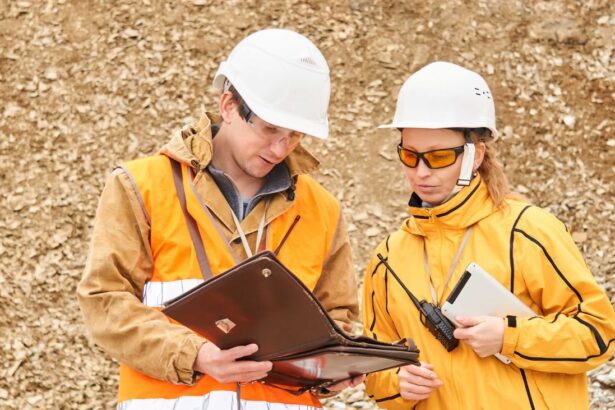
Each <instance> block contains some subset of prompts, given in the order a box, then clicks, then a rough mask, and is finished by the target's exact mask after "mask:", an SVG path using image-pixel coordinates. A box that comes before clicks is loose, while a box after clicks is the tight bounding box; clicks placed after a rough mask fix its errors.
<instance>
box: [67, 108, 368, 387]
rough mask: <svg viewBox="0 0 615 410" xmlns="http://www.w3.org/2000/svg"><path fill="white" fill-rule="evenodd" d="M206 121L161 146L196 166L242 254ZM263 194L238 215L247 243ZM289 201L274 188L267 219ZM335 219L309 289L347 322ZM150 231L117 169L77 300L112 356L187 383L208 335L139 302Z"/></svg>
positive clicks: (299, 156)
mask: <svg viewBox="0 0 615 410" xmlns="http://www.w3.org/2000/svg"><path fill="white" fill-rule="evenodd" d="M210 124H211V123H210V119H209V118H208V117H207V116H203V117H202V118H201V120H200V121H199V123H198V125H197V127H196V128H195V129H192V130H189V131H182V132H181V133H179V132H178V133H177V134H176V135H175V136H173V137H172V139H171V140H170V142H169V143H168V144H167V145H165V146H164V147H163V148H162V150H161V152H162V153H164V154H165V155H167V156H169V157H172V158H174V159H176V160H178V161H180V162H182V163H184V164H189V165H190V166H191V167H192V168H193V169H194V172H195V174H196V177H195V179H194V189H195V190H196V192H197V193H198V194H199V196H200V197H201V198H203V201H204V204H205V206H207V208H208V209H209V211H210V213H211V214H212V216H213V217H214V218H215V219H216V221H217V222H218V225H219V226H220V227H221V234H222V235H223V236H224V238H225V239H226V241H227V242H228V244H229V246H230V247H231V248H232V250H233V252H234V253H235V254H236V255H237V256H238V257H239V258H242V259H243V258H245V257H246V254H245V251H244V249H243V246H242V244H241V241H240V240H239V233H238V231H237V228H236V227H235V224H234V222H233V218H232V215H231V212H232V211H231V209H230V207H229V205H228V203H227V202H226V200H225V198H224V196H223V195H222V193H221V192H220V190H219V188H218V186H217V185H216V183H215V182H214V180H213V178H212V176H211V175H210V174H209V173H208V172H207V170H206V167H207V165H208V164H209V163H210V161H211V158H212V154H213V148H212V135H211V128H210ZM285 162H286V164H287V166H288V168H289V171H290V175H291V177H292V178H295V177H296V176H297V175H300V174H306V173H309V172H311V171H314V170H316V169H317V167H318V161H316V159H315V158H314V157H312V156H311V155H310V154H309V153H308V152H307V151H306V150H305V149H304V148H303V147H301V146H298V147H297V148H296V149H295V150H294V151H293V152H292V153H291V154H290V155H289V157H288V158H287V159H286V161H285ZM168 189H173V187H169V188H168ZM264 202H265V201H261V202H260V203H259V204H258V205H257V206H256V207H255V208H254V209H253V210H252V211H251V212H250V214H249V215H247V217H246V218H245V219H244V220H243V221H242V222H241V226H242V228H243V230H244V232H245V233H246V235H247V239H248V242H249V243H250V246H251V247H254V244H255V242H256V231H257V229H258V224H259V221H260V219H261V216H262V213H263V211H264V208H265V204H264ZM292 203H293V201H292V200H290V199H289V198H288V197H287V195H285V194H284V193H277V194H274V195H273V196H272V198H271V201H270V203H269V207H268V210H267V215H268V219H269V218H275V217H276V216H277V215H281V214H283V213H284V212H285V211H286V210H287V209H288V208H289V207H290V206H291V205H292ZM340 221H341V222H340V223H339V225H338V227H337V232H336V235H335V237H334V240H333V243H332V245H331V250H330V253H329V255H328V257H327V259H326V261H325V263H324V267H323V270H322V273H321V275H320V278H319V280H318V282H317V283H316V286H315V287H314V290H313V292H314V294H315V295H316V297H317V298H318V299H319V300H320V302H321V303H322V304H323V306H324V307H325V309H327V311H328V312H329V314H330V315H331V316H332V318H334V319H335V320H336V321H338V323H340V324H341V325H342V326H344V327H345V329H346V330H349V328H350V323H351V322H352V321H353V320H356V317H357V314H358V305H357V296H356V292H357V286H356V278H355V275H354V272H353V266H352V262H351V254H350V243H349V240H348V234H347V231H346V227H345V224H344V222H343V218H340ZM149 235H150V232H149V225H148V221H147V219H146V216H145V215H144V212H143V209H142V207H141V204H140V202H139V199H138V197H137V195H136V193H135V189H134V186H133V181H131V180H130V177H129V176H128V175H127V174H126V173H125V172H124V171H123V170H121V169H117V170H116V171H114V172H113V174H112V176H111V178H110V179H109V181H108V182H107V184H106V186H105V188H104V190H103V193H102V195H101V198H100V203H99V206H98V210H97V215H96V219H95V223H94V229H93V233H92V242H91V248H90V252H89V257H88V260H87V263H86V267H85V271H84V274H83V278H82V280H81V282H80V283H79V286H78V289H77V296H78V300H79V304H80V306H81V310H82V312H83V316H84V319H85V322H86V326H87V329H88V333H89V335H90V336H91V338H92V340H93V341H94V342H95V343H96V344H98V345H99V346H100V347H102V348H103V349H104V350H105V351H106V352H107V353H108V354H109V355H110V356H112V357H113V358H115V359H116V360H118V361H120V362H122V363H124V364H126V365H128V366H130V367H132V368H135V369H138V370H139V371H140V372H142V373H144V374H147V375H149V376H151V377H154V378H157V379H160V380H164V381H167V382H170V383H176V384H192V383H193V382H194V380H195V373H194V372H193V369H192V366H193V363H194V361H195V359H196V356H197V352H198V349H199V348H200V346H201V345H202V344H203V343H204V342H205V340H204V339H203V338H202V337H200V336H199V335H197V334H195V333H193V332H192V331H190V330H189V329H187V328H185V327H183V326H179V325H175V324H172V323H170V322H169V321H168V319H167V318H166V316H164V315H163V314H162V313H161V312H160V311H159V310H157V309H153V308H150V307H147V306H145V305H144V304H143V303H142V295H143V289H144V287H145V284H146V283H147V282H148V280H149V279H150V277H151V274H152V271H153V262H154V258H153V256H152V254H151V249H150V243H149Z"/></svg>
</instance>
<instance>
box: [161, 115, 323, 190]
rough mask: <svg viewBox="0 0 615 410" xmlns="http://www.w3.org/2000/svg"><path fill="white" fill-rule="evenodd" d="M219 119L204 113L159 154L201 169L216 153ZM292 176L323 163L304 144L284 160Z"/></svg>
mask: <svg viewBox="0 0 615 410" xmlns="http://www.w3.org/2000/svg"><path fill="white" fill-rule="evenodd" d="M219 122H220V119H219V118H218V116H217V115H215V114H212V113H209V112H208V113H205V114H204V115H203V116H202V117H201V118H200V119H199V122H198V123H197V125H196V127H185V128H183V129H182V130H181V132H177V133H175V134H174V135H173V136H172V137H171V140H170V141H169V142H168V143H167V144H166V145H164V146H163V147H162V149H161V150H160V153H161V154H163V155H166V156H168V157H171V158H173V159H175V160H177V161H179V162H181V163H184V164H187V165H189V166H191V167H193V168H195V171H197V172H198V171H200V170H203V169H205V168H207V166H208V165H209V163H210V162H211V159H212V156H213V142H212V140H213V137H212V130H211V128H212V123H213V124H217V123H219ZM284 162H285V164H286V166H287V167H288V171H289V173H290V176H291V177H292V178H295V179H296V177H297V176H298V175H301V174H308V173H311V172H314V171H316V170H317V169H318V167H319V165H320V163H319V162H318V160H317V159H316V158H315V157H314V156H312V154H310V153H309V152H308V151H307V150H306V149H305V148H304V147H303V146H302V145H301V144H299V145H298V146H297V148H295V149H294V150H293V152H291V153H290V155H289V156H288V157H287V158H286V159H285V160H284Z"/></svg>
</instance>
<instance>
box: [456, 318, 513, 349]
mask: <svg viewBox="0 0 615 410" xmlns="http://www.w3.org/2000/svg"><path fill="white" fill-rule="evenodd" d="M455 320H456V321H457V323H459V324H460V325H461V326H463V327H460V328H458V329H455V333H454V336H455V337H456V338H457V339H459V340H463V341H464V342H465V343H466V344H467V345H468V346H470V347H471V348H472V350H474V351H475V352H476V354H477V355H479V356H480V357H487V356H491V355H493V354H496V353H500V351H502V341H503V340H504V319H502V318H501V317H494V316H471V317H463V316H458V317H456V318H455Z"/></svg>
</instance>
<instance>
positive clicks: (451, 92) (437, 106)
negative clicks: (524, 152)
mask: <svg viewBox="0 0 615 410" xmlns="http://www.w3.org/2000/svg"><path fill="white" fill-rule="evenodd" d="M483 127H484V128H488V129H490V130H491V134H492V136H493V138H497V135H498V132H497V129H496V128H495V106H494V104H493V97H492V96H491V91H490V90H489V86H488V85H487V82H486V81H485V80H484V79H483V77H481V76H480V75H479V74H477V73H475V72H474V71H470V70H468V69H466V68H463V67H460V66H458V65H456V64H452V63H447V62H443V61H437V62H435V63H431V64H428V65H426V66H425V67H423V68H421V69H420V70H419V71H417V72H416V73H414V74H412V75H411V76H410V77H408V79H407V80H406V82H405V83H404V85H403V86H402V87H401V90H400V91H399V96H398V97H397V108H396V109H395V117H394V118H393V122H391V123H390V124H386V125H381V126H380V128H436V129H437V128H483Z"/></svg>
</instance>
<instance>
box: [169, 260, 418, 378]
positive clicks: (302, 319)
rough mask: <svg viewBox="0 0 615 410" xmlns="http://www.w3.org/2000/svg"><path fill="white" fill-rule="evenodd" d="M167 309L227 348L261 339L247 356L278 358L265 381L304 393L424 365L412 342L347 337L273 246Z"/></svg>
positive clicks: (196, 289)
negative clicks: (277, 254) (413, 365)
mask: <svg viewBox="0 0 615 410" xmlns="http://www.w3.org/2000/svg"><path fill="white" fill-rule="evenodd" d="M163 312H164V313H165V314H166V315H168V316H169V317H171V318H173V319H175V320H177V321H178V322H180V323H182V324H183V325H185V326H187V327H189V328H190V329H192V330H194V331H195V332H197V333H199V334H201V335H203V336H204V337H205V338H207V339H208V340H209V341H211V342H212V343H214V344H215V345H216V346H218V347H219V348H221V349H229V348H232V347H235V346H239V345H247V344H250V343H256V344H257V345H258V346H259V350H258V351H257V352H256V353H255V354H254V355H252V356H250V357H248V358H247V359H251V360H271V361H272V362H273V369H272V371H271V372H270V373H269V376H268V377H267V378H266V379H265V380H264V381H265V382H269V383H272V384H280V385H285V386H291V387H294V388H298V389H299V390H306V389H310V388H314V387H325V386H328V385H330V384H333V383H336V382H338V381H342V380H346V379H349V378H351V377H354V376H357V375H360V374H368V373H373V372H377V371H380V370H385V369H389V368H393V367H399V366H403V365H406V364H418V363H419V362H418V354H419V351H418V349H417V348H416V347H415V345H414V343H413V342H412V340H410V339H406V341H405V343H404V344H401V343H400V344H390V343H384V342H380V341H377V340H374V339H371V338H368V337H361V336H360V337H353V336H349V335H347V334H345V333H344V332H343V331H342V330H341V329H340V328H339V327H338V326H337V325H336V324H335V322H334V321H333V320H332V319H331V318H330V317H329V316H328V315H327V312H326V311H325V309H324V308H323V307H322V305H321V304H320V302H318V300H317V299H316V298H315V297H314V295H313V294H312V293H311V292H310V291H309V290H308V289H307V288H306V287H305V285H304V284H303V283H302V282H301V281H300V280H299V279H298V278H297V277H296V276H295V275H293V274H292V273H291V272H290V271H289V270H288V269H287V268H286V267H285V266H284V265H282V263H281V262H280V261H279V260H278V259H277V258H276V257H275V256H274V255H273V254H272V253H271V252H268V251H267V252H263V253H260V254H257V255H255V256H253V257H251V258H249V259H246V260H245V261H243V262H242V263H240V264H238V265H237V266H235V267H233V268H232V269H230V270H228V271H226V272H224V273H222V274H220V275H218V276H215V277H213V278H211V279H209V280H207V281H205V282H203V283H202V284H200V285H199V286H197V287H195V288H193V289H191V290H190V291H188V292H186V293H184V294H183V295H181V296H179V297H178V298H176V299H174V300H172V301H170V302H168V303H167V304H166V305H165V307H164V309H163Z"/></svg>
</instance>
